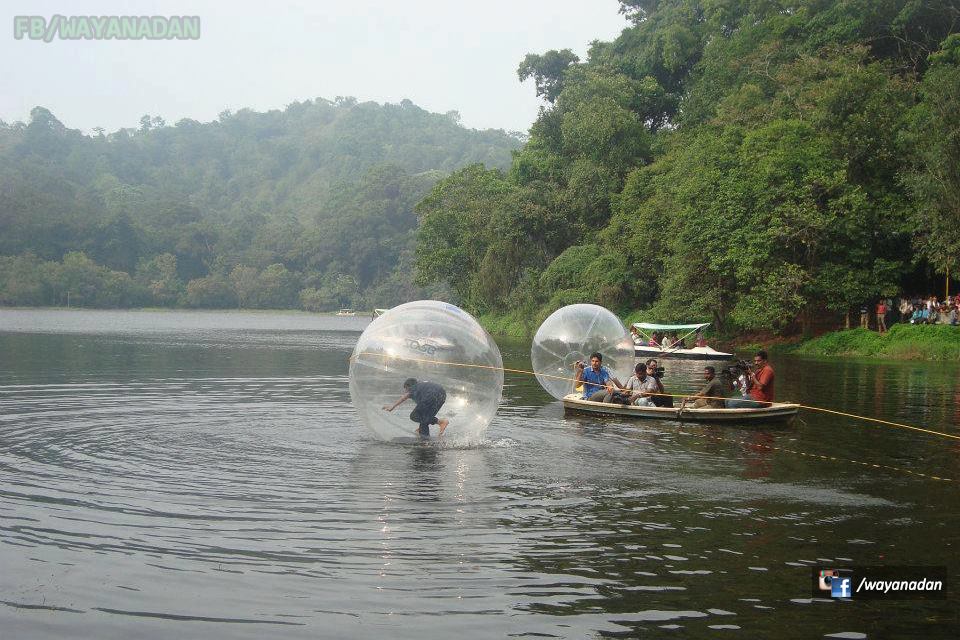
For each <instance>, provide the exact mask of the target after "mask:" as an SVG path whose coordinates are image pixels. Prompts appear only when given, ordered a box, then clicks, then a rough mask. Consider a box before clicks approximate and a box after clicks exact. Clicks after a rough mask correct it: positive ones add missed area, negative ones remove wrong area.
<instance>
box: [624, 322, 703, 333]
mask: <svg viewBox="0 0 960 640" xmlns="http://www.w3.org/2000/svg"><path fill="white" fill-rule="evenodd" d="M709 325H710V323H709V322H703V323H700V324H654V323H652V322H634V323H633V326H635V327H636V328H637V329H646V330H647V331H684V330H693V331H696V330H697V329H703V328H704V327H707V326H709Z"/></svg>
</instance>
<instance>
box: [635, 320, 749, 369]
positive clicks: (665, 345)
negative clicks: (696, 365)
mask: <svg viewBox="0 0 960 640" xmlns="http://www.w3.org/2000/svg"><path fill="white" fill-rule="evenodd" d="M708 326H710V323H709V322H701V323H698V324H656V323H653V322H636V323H634V324H633V325H632V326H631V328H630V333H631V334H632V335H633V343H634V352H635V355H636V356H637V357H638V358H683V359H686V360H730V359H732V358H733V354H732V353H727V352H725V351H717V350H716V349H714V348H712V347H710V346H709V345H707V343H706V340H705V339H704V338H703V330H704V329H705V328H706V327H708ZM681 331H686V333H684V334H683V335H679V332H681ZM667 332H670V334H668V333H667ZM691 336H695V337H694V340H695V342H694V346H693V347H690V348H688V347H687V346H686V339H687V338H689V337H691Z"/></svg>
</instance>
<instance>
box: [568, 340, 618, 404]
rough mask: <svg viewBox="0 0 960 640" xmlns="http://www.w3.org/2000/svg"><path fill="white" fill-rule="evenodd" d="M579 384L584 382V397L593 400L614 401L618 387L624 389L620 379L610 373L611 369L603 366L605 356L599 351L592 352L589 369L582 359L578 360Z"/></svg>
mask: <svg viewBox="0 0 960 640" xmlns="http://www.w3.org/2000/svg"><path fill="white" fill-rule="evenodd" d="M576 371H577V378H576V379H577V384H576V385H575V386H580V385H581V384H583V399H584V400H590V401H591V402H613V394H614V391H615V390H616V389H623V385H622V384H620V381H619V380H617V379H616V378H614V377H613V376H612V375H611V374H610V370H609V369H607V368H606V367H605V366H603V356H602V355H601V354H600V353H599V352H596V353H592V354H590V368H589V369H587V368H586V367H585V366H584V364H583V362H582V361H578V362H577V367H576Z"/></svg>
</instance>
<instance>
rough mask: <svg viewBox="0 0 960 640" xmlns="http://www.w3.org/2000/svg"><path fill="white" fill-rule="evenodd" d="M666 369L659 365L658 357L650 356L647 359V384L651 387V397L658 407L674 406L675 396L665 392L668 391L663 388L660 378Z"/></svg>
mask: <svg viewBox="0 0 960 640" xmlns="http://www.w3.org/2000/svg"><path fill="white" fill-rule="evenodd" d="M663 374H664V369H663V367H658V366H657V360H656V358H650V359H649V360H647V381H648V382H647V384H648V385H649V387H650V390H649V392H648V393H650V399H651V400H652V401H653V404H654V405H655V406H657V407H672V406H673V398H671V397H670V396H667V395H662V394H665V393H666V391H665V390H664V388H663V383H662V382H661V381H660V379H661V378H662V377H663Z"/></svg>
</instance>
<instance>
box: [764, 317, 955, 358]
mask: <svg viewBox="0 0 960 640" xmlns="http://www.w3.org/2000/svg"><path fill="white" fill-rule="evenodd" d="M777 351H781V352H782V353H789V354H792V355H799V356H832V357H837V356H840V357H861V358H881V359H889V360H939V361H950V360H960V327H951V326H946V325H910V324H895V325H893V326H892V327H890V330H889V331H888V332H886V333H885V334H882V335H881V334H879V333H877V332H876V331H871V330H868V329H860V328H857V329H846V330H842V331H834V332H831V333H827V334H824V335H822V336H820V337H817V338H812V339H810V340H804V341H803V342H799V343H796V344H793V345H784V346H783V347H780V348H779V349H777Z"/></svg>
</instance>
